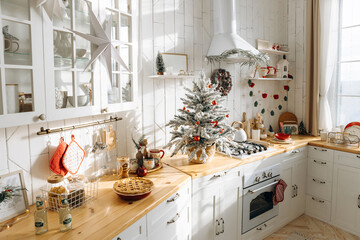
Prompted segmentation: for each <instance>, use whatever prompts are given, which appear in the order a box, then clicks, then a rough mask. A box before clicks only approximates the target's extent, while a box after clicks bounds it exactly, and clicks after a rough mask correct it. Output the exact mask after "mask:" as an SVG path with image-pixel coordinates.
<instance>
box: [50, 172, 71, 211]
mask: <svg viewBox="0 0 360 240" xmlns="http://www.w3.org/2000/svg"><path fill="white" fill-rule="evenodd" d="M47 181H48V184H47V192H48V204H49V209H50V210H53V211H57V210H58V209H59V207H60V200H61V194H62V193H68V190H67V188H66V184H65V182H64V176H63V175H52V176H50V177H48V179H47Z"/></svg>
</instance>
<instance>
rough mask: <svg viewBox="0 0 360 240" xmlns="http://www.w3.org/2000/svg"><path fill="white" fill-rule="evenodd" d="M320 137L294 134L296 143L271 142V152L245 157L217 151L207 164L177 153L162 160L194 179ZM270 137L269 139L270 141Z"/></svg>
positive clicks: (291, 148)
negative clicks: (193, 161) (240, 157)
mask: <svg viewBox="0 0 360 240" xmlns="http://www.w3.org/2000/svg"><path fill="white" fill-rule="evenodd" d="M319 139H320V137H314V136H301V135H298V136H292V140H293V141H294V143H292V144H273V143H270V147H272V148H273V149H274V150H273V151H270V152H264V153H263V154H257V155H254V156H250V157H248V158H245V159H238V158H230V157H228V156H226V155H223V154H220V153H216V154H215V156H214V158H213V160H212V161H211V162H207V163H205V164H197V163H192V162H189V161H188V157H187V155H176V156H174V157H172V158H170V157H165V158H164V159H163V160H162V161H163V162H164V163H166V164H168V165H170V166H172V167H174V168H177V169H179V170H180V171H182V172H184V173H187V174H189V175H190V176H191V178H192V179H195V178H199V177H203V176H206V175H209V174H213V173H216V172H221V171H224V170H227V169H230V168H234V167H237V166H240V165H244V164H247V163H251V162H254V161H259V160H262V159H264V158H268V157H272V156H275V155H278V154H281V153H284V152H287V151H291V150H293V149H297V148H300V147H304V146H306V145H307V144H308V143H309V142H310V141H315V140H319ZM269 140H270V139H268V140H267V141H268V142H269Z"/></svg>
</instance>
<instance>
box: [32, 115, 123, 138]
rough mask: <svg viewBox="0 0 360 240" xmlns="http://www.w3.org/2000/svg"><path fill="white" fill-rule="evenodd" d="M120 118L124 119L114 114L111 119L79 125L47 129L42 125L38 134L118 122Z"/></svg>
mask: <svg viewBox="0 0 360 240" xmlns="http://www.w3.org/2000/svg"><path fill="white" fill-rule="evenodd" d="M120 120H122V118H121V117H112V116H111V117H110V118H109V119H107V120H102V121H94V122H89V123H84V124H78V125H74V126H68V127H63V128H53V129H45V128H43V127H41V128H40V131H39V132H37V135H44V134H50V133H56V132H62V131H67V130H73V129H78V128H84V127H91V126H95V125H99V124H105V123H110V122H116V121H120Z"/></svg>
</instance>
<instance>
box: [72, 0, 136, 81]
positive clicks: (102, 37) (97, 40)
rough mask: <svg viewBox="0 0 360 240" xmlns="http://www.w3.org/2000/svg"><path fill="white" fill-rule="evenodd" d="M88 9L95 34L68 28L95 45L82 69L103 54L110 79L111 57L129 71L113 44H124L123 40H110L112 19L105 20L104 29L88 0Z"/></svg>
mask: <svg viewBox="0 0 360 240" xmlns="http://www.w3.org/2000/svg"><path fill="white" fill-rule="evenodd" d="M86 3H87V5H88V9H89V16H90V21H91V26H92V28H93V30H94V33H95V35H90V34H85V33H81V32H78V31H75V30H71V29H68V30H69V31H71V32H73V33H75V34H77V35H79V36H80V37H82V38H85V39H86V40H89V41H90V42H91V43H93V44H95V45H97V48H96V50H95V51H94V52H93V54H92V55H93V56H92V57H91V60H90V61H89V63H88V64H87V65H86V67H85V69H84V71H85V70H86V69H87V68H88V67H89V66H90V65H91V64H92V63H93V62H95V61H96V59H97V58H98V57H100V56H103V57H104V58H105V61H106V65H107V69H108V71H109V76H110V80H111V81H112V66H111V57H113V58H114V59H115V61H117V62H118V63H120V65H121V66H123V67H124V68H125V69H126V70H127V71H128V72H130V69H129V68H128V66H126V64H125V62H124V61H123V59H122V58H121V57H120V55H119V53H118V51H117V50H116V48H115V47H114V46H120V45H121V44H124V43H125V42H122V41H119V40H111V28H112V21H111V20H108V21H106V27H105V30H104V29H103V28H102V27H101V24H100V22H99V20H98V19H97V18H96V17H95V14H94V12H93V11H92V9H91V6H90V4H89V3H88V2H86Z"/></svg>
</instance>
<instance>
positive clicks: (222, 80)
mask: <svg viewBox="0 0 360 240" xmlns="http://www.w3.org/2000/svg"><path fill="white" fill-rule="evenodd" d="M211 84H215V85H217V87H216V90H218V91H219V92H220V93H221V96H227V95H228V94H229V92H230V91H231V88H232V80H231V75H230V72H228V71H226V70H225V69H221V68H220V69H216V70H215V71H214V72H213V74H212V75H211Z"/></svg>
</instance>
